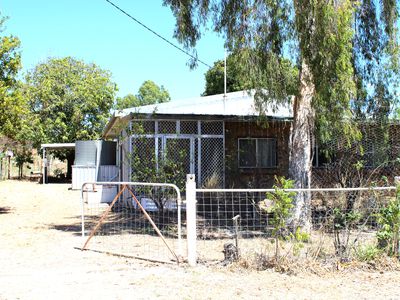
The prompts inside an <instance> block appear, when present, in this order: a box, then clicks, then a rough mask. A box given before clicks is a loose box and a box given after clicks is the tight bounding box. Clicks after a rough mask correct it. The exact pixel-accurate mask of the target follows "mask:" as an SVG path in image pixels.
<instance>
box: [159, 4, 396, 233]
mask: <svg viewBox="0 0 400 300" xmlns="http://www.w3.org/2000/svg"><path fill="white" fill-rule="evenodd" d="M164 5H167V6H169V7H170V8H171V10H172V12H173V14H174V16H175V18H176V28H175V32H174V36H175V37H176V38H177V39H178V41H180V42H181V43H183V45H184V46H185V47H186V48H187V49H190V50H193V52H194V55H195V50H194V49H195V46H196V43H197V41H198V40H199V39H200V38H201V36H202V33H203V31H202V29H203V28H205V27H207V26H211V27H212V29H213V30H215V31H216V32H218V33H220V34H221V35H222V36H223V37H224V39H225V45H226V47H227V48H228V49H229V50H231V51H237V50H243V51H240V53H241V54H240V63H241V64H242V65H243V66H245V68H246V69H247V70H248V74H247V76H248V78H249V79H250V80H251V81H252V82H253V84H254V86H255V87H256V89H257V91H258V92H257V94H256V101H257V102H258V104H259V105H258V107H260V109H262V108H263V107H265V106H264V104H265V103H267V102H269V103H274V104H279V103H283V102H284V103H287V102H288V101H290V102H291V104H292V105H293V114H294V116H293V122H292V128H291V136H290V141H289V143H290V145H289V147H290V157H289V177H291V178H292V179H294V180H295V184H296V187H299V188H308V187H310V182H311V165H312V162H311V160H312V155H311V154H312V153H311V151H312V139H313V136H314V133H318V135H319V138H320V139H321V140H327V139H330V138H331V137H332V136H333V135H335V134H337V133H340V134H341V135H343V136H345V137H346V139H347V141H348V142H349V143H350V142H351V141H352V140H353V139H356V138H358V137H359V131H358V130H357V126H355V124H354V123H353V122H352V120H354V118H353V116H354V111H355V108H357V109H358V111H359V112H361V113H367V109H366V108H365V105H366V104H365V103H366V102H365V100H366V96H365V95H366V94H369V95H371V98H370V99H373V94H374V93H375V90H376V92H379V91H381V94H382V95H385V92H387V91H390V89H391V88H390V87H391V83H388V82H387V81H385V79H388V78H389V75H390V76H392V77H393V78H397V77H398V65H397V63H398V62H397V59H398V35H397V24H398V15H399V12H398V9H399V8H398V5H399V3H398V0H382V1H378V0H360V1H353V0H313V1H311V0H293V1H290V0H282V1H275V0H264V1H262V0H244V1H243V0H220V1H218V0H185V1H183V0H164ZM371 16H373V18H372V20H371V18H370V17H371ZM371 29H374V30H371ZM246 49H251V50H250V51H246ZM371 55H372V56H373V57H370V56H371ZM286 59H290V60H291V61H292V62H295V63H297V65H298V68H299V77H298V82H297V86H296V90H295V93H294V97H293V98H291V97H290V96H291V94H290V88H289V87H290V85H289V84H288V81H287V76H285V72H284V68H283V66H284V64H283V62H284V61H285V60H286ZM371 61H373V66H374V68H373V70H372V71H371V73H369V71H368V70H369V68H370V66H369V63H370V62H371ZM372 78H373V80H372ZM371 85H372V86H371ZM382 85H383V86H385V87H386V88H385V92H382V88H381V87H382ZM363 93H364V95H363ZM382 99H383V103H385V101H386V100H387V98H385V97H382ZM357 102H358V103H357ZM372 102H373V101H372ZM374 105H375V108H376V103H374ZM367 106H368V105H367ZM379 106H381V105H379ZM374 111H376V110H375V109H374ZM295 202H296V203H295V209H294V212H295V213H294V221H295V222H294V224H295V226H302V227H305V228H309V226H310V197H309V194H307V193H305V194H302V195H301V194H299V195H298V196H297V197H296V200H295Z"/></svg>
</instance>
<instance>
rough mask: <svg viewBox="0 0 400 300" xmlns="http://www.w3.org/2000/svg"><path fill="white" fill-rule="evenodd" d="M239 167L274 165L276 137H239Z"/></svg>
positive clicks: (272, 166)
mask: <svg viewBox="0 0 400 300" xmlns="http://www.w3.org/2000/svg"><path fill="white" fill-rule="evenodd" d="M238 156H239V168H274V167H276V139H271V138H269V139H250V138H249V139H239V143H238Z"/></svg>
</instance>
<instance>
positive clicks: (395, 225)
mask: <svg viewBox="0 0 400 300" xmlns="http://www.w3.org/2000/svg"><path fill="white" fill-rule="evenodd" d="M378 224H379V225H380V229H379V231H378V232H377V239H378V247H379V248H380V249H386V251H387V253H388V254H389V255H393V256H397V257H398V256H399V230H400V185H398V186H397V191H396V198H395V199H393V200H392V201H390V202H389V203H388V205H386V206H385V207H383V208H381V210H380V211H379V213H378Z"/></svg>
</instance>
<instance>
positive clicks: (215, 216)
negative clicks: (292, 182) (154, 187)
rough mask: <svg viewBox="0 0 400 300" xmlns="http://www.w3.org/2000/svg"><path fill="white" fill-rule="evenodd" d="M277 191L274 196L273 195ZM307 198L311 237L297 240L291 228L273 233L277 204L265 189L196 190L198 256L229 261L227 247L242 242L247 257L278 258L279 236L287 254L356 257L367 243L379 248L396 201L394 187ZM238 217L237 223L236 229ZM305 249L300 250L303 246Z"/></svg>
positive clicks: (314, 194)
mask: <svg viewBox="0 0 400 300" xmlns="http://www.w3.org/2000/svg"><path fill="white" fill-rule="evenodd" d="M270 193H273V192H270ZM298 194H304V195H303V196H308V197H307V198H306V199H309V201H310V204H311V211H309V218H310V220H311V225H312V226H311V228H312V230H311V235H310V236H309V237H308V238H305V235H302V233H301V232H298V233H297V234H298V235H299V236H296V233H295V230H293V228H291V226H290V222H289V221H290V218H289V219H288V220H286V221H287V227H285V228H284V229H281V230H279V232H274V230H275V226H274V222H273V218H274V213H273V210H272V206H273V201H271V199H269V198H271V196H270V195H268V194H267V193H266V192H263V191H252V190H248V191H231V190H227V191H225V192H224V191H223V190H219V191H216V192H211V191H210V190H207V191H202V190H201V189H198V190H197V240H198V243H197V254H198V258H199V260H200V261H203V262H212V261H216V262H218V261H219V262H221V261H224V260H226V259H227V255H226V247H227V245H228V246H229V244H230V245H234V246H236V245H235V244H236V243H238V251H239V253H240V255H241V256H242V257H247V258H248V257H253V256H257V255H260V254H263V255H265V256H271V257H272V256H273V255H274V251H275V245H274V237H275V236H279V238H280V239H282V240H283V242H281V246H282V250H281V251H282V252H285V253H286V252H288V253H291V254H293V252H294V251H295V250H296V251H297V253H296V255H297V256H299V257H311V256H318V257H319V258H322V259H330V258H335V257H340V258H341V259H342V258H343V259H349V258H350V257H352V256H354V255H357V253H356V252H357V249H359V247H361V246H362V245H364V246H365V245H377V244H378V243H379V241H378V239H377V233H378V231H379V230H380V229H381V227H382V226H381V225H379V223H378V220H377V218H378V213H379V212H380V211H381V209H382V208H383V207H386V206H387V205H388V203H389V202H390V201H392V200H394V199H395V197H396V191H395V190H394V189H385V190H356V189H348V190H333V189H332V190H328V191H323V190H321V191H312V192H297V195H298ZM235 217H236V219H237V220H238V223H237V226H236V223H235ZM299 245H301V247H300V246H299Z"/></svg>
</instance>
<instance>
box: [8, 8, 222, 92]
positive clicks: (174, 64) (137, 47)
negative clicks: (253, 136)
mask: <svg viewBox="0 0 400 300" xmlns="http://www.w3.org/2000/svg"><path fill="white" fill-rule="evenodd" d="M113 2H114V3H115V4H117V5H118V6H120V7H121V8H122V9H124V10H125V11H127V12H128V13H130V14H131V15H132V16H133V17H135V18H137V19H139V20H140V21H141V22H143V23H144V24H146V25H147V26H148V27H150V28H152V29H153V30H154V31H156V32H158V33H159V34H161V35H162V36H164V37H165V38H167V39H168V40H170V41H172V42H174V43H175V44H178V42H177V41H176V40H174V39H173V37H172V35H173V31H174V24H175V19H174V17H173V15H172V12H171V11H170V9H169V8H168V7H163V6H162V1H161V0H147V1H144V0H134V1H132V0H131V1H129V0H113ZM0 11H1V14H2V15H3V16H8V17H9V20H8V21H7V22H6V33H8V34H13V35H15V36H17V37H19V38H20V40H21V46H22V49H21V50H22V63H23V69H22V72H23V73H24V72H26V71H27V70H29V69H32V68H33V67H34V66H35V65H36V64H38V63H40V62H43V61H45V60H46V58H48V57H64V56H73V57H76V58H78V59H82V60H84V61H85V62H93V63H95V64H97V65H98V66H100V67H101V68H102V69H107V70H110V71H111V72H112V74H113V80H114V82H115V83H117V85H118V88H119V91H118V96H124V95H126V94H128V93H133V94H135V93H136V92H137V90H138V88H139V87H140V85H141V84H142V83H143V81H145V80H148V79H150V80H153V81H154V82H156V83H157V84H159V85H164V87H165V88H166V89H167V90H168V91H169V93H170V95H171V97H172V99H182V98H189V97H196V96H199V95H200V94H201V93H202V92H203V89H204V84H205V82H204V73H205V72H206V71H207V67H205V66H203V65H201V64H199V66H198V67H197V68H196V69H195V70H190V69H189V67H188V66H187V62H188V59H189V58H188V57H187V56H186V55H184V54H183V53H181V52H180V51H178V50H176V49H175V48H173V47H171V46H170V45H168V44H167V43H165V42H164V41H162V40H161V39H159V38H157V37H156V36H154V35H153V34H152V33H150V32H148V31H147V30H145V29H144V28H143V27H141V26H139V25H138V24H137V23H135V22H133V21H132V20H131V19H129V18H128V17H127V16H125V15H123V14H122V13H121V12H119V11H117V10H116V9H115V8H114V7H112V6H111V5H110V4H108V3H107V2H106V1H105V0H36V1H31V0H0ZM197 51H198V56H199V58H200V59H201V60H203V61H205V62H206V63H208V64H209V65H212V64H213V62H214V61H216V60H218V59H222V58H223V56H224V47H223V40H222V39H221V38H219V37H218V36H217V35H216V34H214V33H213V32H211V31H207V32H205V33H204V35H203V37H202V39H201V40H200V42H199V44H198V47H197Z"/></svg>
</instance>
